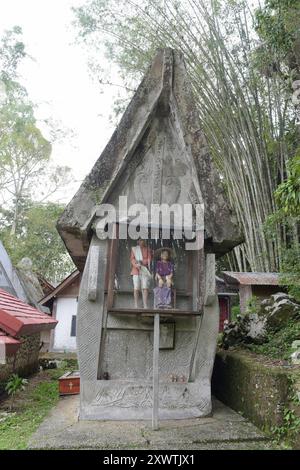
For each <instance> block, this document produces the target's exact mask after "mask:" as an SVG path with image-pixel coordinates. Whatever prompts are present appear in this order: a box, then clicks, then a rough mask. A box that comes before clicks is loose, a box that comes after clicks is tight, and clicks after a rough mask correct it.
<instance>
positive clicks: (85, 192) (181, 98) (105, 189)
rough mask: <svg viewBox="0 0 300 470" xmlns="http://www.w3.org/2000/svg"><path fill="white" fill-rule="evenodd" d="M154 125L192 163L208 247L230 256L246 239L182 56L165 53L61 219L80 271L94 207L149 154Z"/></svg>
mask: <svg viewBox="0 0 300 470" xmlns="http://www.w3.org/2000/svg"><path fill="white" fill-rule="evenodd" d="M155 122H156V128H155V129H158V131H157V134H158V133H159V132H163V129H164V128H166V122H167V125H169V127H170V128H172V132H173V134H174V135H175V136H176V135H177V134H178V135H179V134H180V138H181V144H180V145H182V147H181V150H180V151H181V153H184V154H185V157H186V158H188V159H189V161H190V163H191V166H192V168H191V170H190V171H191V174H193V178H194V185H195V187H196V186H197V185H198V187H199V188H200V191H201V194H202V196H203V201H204V205H205V207H204V208H205V229H206V231H207V234H208V240H210V242H209V243H210V245H211V246H210V249H211V250H212V251H215V252H219V253H226V252H227V251H229V250H230V249H232V248H233V247H234V246H236V245H237V244H239V243H240V242H241V241H242V238H241V236H240V234H239V231H238V229H237V227H236V219H235V217H234V214H233V213H232V211H231V209H230V208H229V206H228V204H227V201H226V199H225V196H224V194H223V190H222V187H221V184H220V180H219V177H218V174H217V172H216V171H215V169H214V167H213V164H212V161H211V158H210V155H209V150H208V146H207V143H206V139H205V136H204V134H203V132H202V129H201V125H200V122H199V116H198V111H197V107H196V104H195V99H194V96H193V93H192V90H191V86H190V81H189V78H188V75H187V72H186V68H185V64H184V60H183V57H182V54H181V53H180V52H178V51H176V50H173V49H170V48H167V49H161V50H159V51H158V52H157V54H156V56H155V57H154V59H153V62H152V64H151V65H150V67H149V69H148V71H147V73H146V74H145V76H144V78H143V80H142V82H141V83H140V85H139V87H138V89H137V91H136V93H135V94H134V96H133V98H132V100H131V102H130V103H129V105H128V107H127V109H126V111H125V112H124V115H123V117H122V119H121V121H120V123H119V125H118V126H117V128H116V130H115V131H114V133H113V135H112V137H111V139H110V140H109V142H108V144H107V146H106V147H105V149H104V150H103V152H102V154H101V156H100V157H99V159H98V160H97V162H96V163H95V165H94V167H93V169H92V170H91V172H90V173H89V174H88V175H87V177H86V178H85V180H84V182H83V183H82V185H81V187H80V188H79V190H78V192H77V193H76V194H75V196H74V197H73V199H72V200H71V202H70V203H69V204H68V206H67V207H66V209H65V211H64V213H63V214H62V216H61V218H60V219H59V221H58V224H57V228H58V231H59V233H60V235H61V236H62V238H63V240H64V242H65V244H66V247H67V249H68V251H69V252H70V255H71V256H72V258H73V260H74V262H75V264H76V265H77V267H78V268H79V269H82V268H83V266H84V262H85V259H86V255H87V251H88V246H89V240H90V226H91V221H92V219H93V214H94V211H95V206H97V205H98V204H100V203H101V202H103V201H104V200H107V199H108V198H109V195H110V194H111V193H112V192H113V191H114V190H115V189H116V188H117V189H118V188H119V186H120V180H119V178H121V176H122V174H123V173H124V171H125V169H126V168H128V166H129V162H131V160H132V158H133V157H134V156H135V155H136V154H137V152H138V151H140V153H143V152H144V154H145V153H146V151H147V149H148V148H149V147H151V142H150V143H149V139H148V140H147V135H148V134H149V133H150V130H151V129H152V136H153V135H154V137H155V132H156V131H155V130H154V131H153V127H154V123H155ZM175 138H176V137H175ZM145 147H147V148H145ZM137 149H138V150H137ZM141 149H142V152H141ZM153 151H154V152H155V150H153ZM144 158H146V157H145V156H144ZM181 158H183V157H182V155H181V154H179V155H178V158H177V160H176V161H175V163H174V164H175V167H179V166H180V165H179V164H178V162H179V160H180V159H181ZM140 161H141V160H140ZM138 164H139V163H138ZM136 202H140V201H136Z"/></svg>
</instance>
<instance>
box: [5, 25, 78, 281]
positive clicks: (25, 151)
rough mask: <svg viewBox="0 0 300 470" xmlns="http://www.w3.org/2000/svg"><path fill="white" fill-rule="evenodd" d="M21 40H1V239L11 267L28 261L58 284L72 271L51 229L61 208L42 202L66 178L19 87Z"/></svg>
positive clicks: (9, 36)
mask: <svg viewBox="0 0 300 470" xmlns="http://www.w3.org/2000/svg"><path fill="white" fill-rule="evenodd" d="M21 38H22V30H21V28H19V27H15V28H13V29H12V30H10V31H6V32H5V34H4V36H3V37H2V39H1V40H0V237H1V239H2V240H3V242H4V244H5V246H6V248H7V250H8V252H9V254H10V256H11V258H12V260H13V261H14V262H18V261H19V260H20V259H21V258H22V257H23V256H30V257H31V258H32V260H33V262H34V268H35V269H36V270H38V271H39V272H40V273H41V274H43V275H45V276H50V277H51V278H52V279H53V278H54V279H57V278H58V277H59V274H61V275H65V274H67V273H68V272H69V271H70V270H71V269H73V267H74V266H73V264H72V262H71V260H70V258H69V256H68V254H67V253H66V250H65V247H64V245H63V243H62V241H61V240H60V238H59V236H58V233H57V232H56V228H55V223H56V220H57V218H58V217H59V215H60V213H61V210H62V209H61V207H60V206H59V205H56V204H52V203H49V202H47V203H46V202H45V201H47V200H48V198H49V196H50V195H51V194H53V193H55V191H57V190H58V189H60V188H61V187H63V186H64V185H65V184H67V183H68V182H69V180H70V177H71V174H70V169H69V168H67V167H64V166H55V165H52V164H51V150H52V145H51V142H50V141H49V140H47V139H46V138H45V137H44V136H43V134H42V132H41V130H40V128H39V125H38V123H37V121H36V118H35V115H34V111H35V106H34V105H33V103H32V102H31V101H30V99H29V97H28V94H27V91H26V89H25V88H24V87H23V86H22V85H21V84H20V77H19V73H18V70H19V65H20V63H21V61H22V60H23V59H24V58H26V57H27V55H26V51H25V46H24V43H23V42H22V40H21Z"/></svg>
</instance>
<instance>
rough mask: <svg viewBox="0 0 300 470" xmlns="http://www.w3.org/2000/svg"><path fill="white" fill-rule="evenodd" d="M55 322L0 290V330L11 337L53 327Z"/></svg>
mask: <svg viewBox="0 0 300 470" xmlns="http://www.w3.org/2000/svg"><path fill="white" fill-rule="evenodd" d="M56 324H57V321H56V320H53V318H51V317H49V316H48V315H46V314H44V313H42V312H40V311H39V310H37V309H36V308H34V307H31V306H30V305H28V304H26V303H25V302H22V301H21V300H19V299H17V298H16V297H14V296H13V295H11V294H8V293H7V292H6V291H5V290H3V289H0V328H1V329H2V330H4V331H5V332H6V333H8V334H9V335H12V336H20V335H23V334H33V333H35V332H39V331H43V330H49V329H52V328H54V327H55V325H56Z"/></svg>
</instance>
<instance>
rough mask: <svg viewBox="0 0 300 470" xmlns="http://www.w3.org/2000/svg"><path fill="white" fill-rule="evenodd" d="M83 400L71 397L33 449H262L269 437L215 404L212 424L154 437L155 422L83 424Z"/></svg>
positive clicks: (175, 428)
mask: <svg viewBox="0 0 300 470" xmlns="http://www.w3.org/2000/svg"><path fill="white" fill-rule="evenodd" d="M78 405H79V403H78V397H77V396H73V397H65V398H63V399H61V400H60V401H59V403H58V405H57V406H56V407H55V408H54V409H53V410H52V411H51V413H50V415H49V416H48V417H47V418H46V419H45V420H44V422H43V423H42V424H41V426H40V427H39V428H38V429H37V431H36V432H35V433H34V435H33V436H32V437H31V439H30V443H29V448H30V449H106V450H115V449H146V450H152V449H153V450H156V449H174V450H178V449H260V448H269V447H270V443H269V442H268V440H267V437H266V436H265V435H264V434H263V433H262V432H261V431H259V430H258V429H257V428H255V426H253V425H252V424H251V423H249V422H248V421H247V420H246V419H245V418H243V417H242V416H241V415H239V414H237V413H235V412H234V411H232V410H231V409H229V408H227V407H226V406H224V405H222V404H221V403H220V402H219V401H218V400H214V406H213V414H212V416H210V417H207V418H199V419H183V420H172V421H165V422H163V423H161V426H160V428H159V430H158V431H152V430H151V427H150V423H149V421H139V422H136V421H129V422H128V421H97V422H95V421H78Z"/></svg>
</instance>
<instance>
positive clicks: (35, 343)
mask: <svg viewBox="0 0 300 470" xmlns="http://www.w3.org/2000/svg"><path fill="white" fill-rule="evenodd" d="M20 341H21V342H22V344H21V346H20V348H19V350H18V352H17V354H16V355H15V356H12V357H9V358H7V363H6V364H4V365H3V364H0V393H1V392H3V390H4V386H5V383H6V382H7V380H8V378H9V377H10V376H11V375H12V374H13V373H18V374H19V375H20V376H22V377H27V376H29V375H30V374H32V373H34V372H36V371H37V370H38V367H39V347H40V333H36V334H34V335H30V336H22V337H21V338H20Z"/></svg>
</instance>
